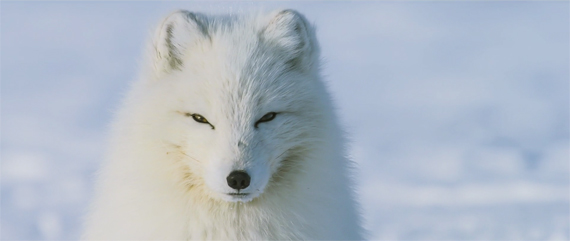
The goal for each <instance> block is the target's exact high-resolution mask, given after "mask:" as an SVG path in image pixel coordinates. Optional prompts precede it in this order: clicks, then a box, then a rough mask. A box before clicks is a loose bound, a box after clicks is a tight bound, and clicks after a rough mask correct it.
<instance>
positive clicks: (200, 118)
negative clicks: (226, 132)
mask: <svg viewBox="0 0 570 241" xmlns="http://www.w3.org/2000/svg"><path fill="white" fill-rule="evenodd" d="M184 115H185V116H187V117H192V119H194V121H196V122H198V123H202V124H208V125H210V126H211V127H212V130H215V129H216V127H214V125H212V124H211V123H210V122H208V120H207V119H206V118H205V117H204V116H202V115H200V114H196V113H194V114H192V113H188V112H186V113H184Z"/></svg>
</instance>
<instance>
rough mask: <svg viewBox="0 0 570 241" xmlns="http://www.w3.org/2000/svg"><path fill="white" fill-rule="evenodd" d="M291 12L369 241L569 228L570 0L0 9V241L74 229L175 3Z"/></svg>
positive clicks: (67, 234)
mask: <svg viewBox="0 0 570 241" xmlns="http://www.w3.org/2000/svg"><path fill="white" fill-rule="evenodd" d="M259 5H262V6H263V7H264V8H266V9H274V8H278V7H287V8H295V9H298V10H299V11H301V12H302V13H304V14H305V15H306V16H307V17H308V18H309V19H310V20H311V21H313V22H314V23H315V24H316V25H317V26H318V36H319V38H320V41H321V45H322V50H323V57H324V59H325V60H326V64H325V68H324V72H325V74H326V76H327V80H328V83H329V86H330V89H331V91H332V92H333V94H334V96H335V97H336V103H337V106H338V107H339V113H340V117H341V118H342V122H343V123H344V125H345V126H346V128H347V131H348V132H349V133H350V134H351V139H352V141H353V142H352V145H351V155H352V156H353V158H354V160H355V161H357V162H358V164H359V175H358V182H359V185H360V186H359V187H360V188H359V189H360V190H359V193H360V198H361V202H362V204H363V213H364V215H365V217H366V221H367V222H366V223H367V227H368V229H369V230H370V234H371V235H370V236H371V239H382V240H481V239H483V240H545V239H559V240H568V239H570V228H569V226H570V220H569V218H570V215H569V212H570V210H569V199H570V197H569V196H570V191H569V175H570V170H569V159H570V156H569V144H570V143H569V141H570V139H569V134H570V128H569V115H570V113H569V112H570V111H569V109H570V107H569V102H570V101H569V95H570V93H569V89H570V86H569V80H570V76H569V65H570V61H569V53H570V48H569V42H570V40H569V34H570V30H569V29H570V26H569V22H570V19H569V7H570V6H569V3H568V2H563V1H562V2H538V1H537V2H529V1H520V2H504V1H498V2H492V1H489V2H487V1H485V2H462V3H452V2H446V1H441V2H438V1H435V2H432V1H430V2H421V1H420V2H404V3H399V2H374V3H370V2H310V3H306V2H272V3H264V4H261V3H228V2H226V3H207V2H199V3H192V2H168V3H159V2H55V3H44V2H2V5H1V24H2V25H1V44H2V45H1V47H2V49H1V60H2V65H1V81H2V82H1V84H2V85H1V87H2V88H1V103H2V113H1V118H2V119H1V128H2V129H1V133H2V137H1V138H2V142H1V164H2V166H1V199H0V201H1V219H0V220H1V238H2V239H3V240H17V239H25V240H33V239H56V240H61V239H77V237H78V235H79V232H80V229H81V227H80V223H81V216H82V214H83V213H85V211H86V210H85V208H86V204H87V203H88V201H89V199H90V195H91V194H92V192H91V191H92V184H93V178H92V175H93V173H94V170H96V168H97V163H98V161H99V159H100V157H101V155H102V150H103V148H104V139H105V132H106V130H107V128H106V127H107V125H108V123H109V121H110V118H111V116H112V110H113V108H115V107H116V106H117V104H118V102H119V101H120V99H121V95H122V93H124V92H125V89H126V88H127V85H128V83H129V81H131V80H132V79H133V78H134V77H135V76H136V74H137V60H138V59H139V58H138V57H139V56H140V55H141V49H142V46H143V43H144V41H146V38H147V37H148V35H149V30H150V27H151V26H152V25H154V24H155V23H156V22H157V21H158V20H159V19H160V17H162V16H163V15H164V14H166V13H168V12H170V11H172V10H173V9H177V8H184V9H189V10H192V11H206V12H215V13H221V12H233V13H240V12H241V11H242V10H243V9H257V8H259Z"/></svg>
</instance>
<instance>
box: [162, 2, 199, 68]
mask: <svg viewBox="0 0 570 241" xmlns="http://www.w3.org/2000/svg"><path fill="white" fill-rule="evenodd" d="M205 22H206V19H205V18H204V17H203V16H201V15H198V14H195V13H191V12H188V11H185V10H178V11H176V12H173V13H171V14H170V15H168V16H167V17H166V18H164V20H163V21H162V23H161V25H160V26H159V27H158V29H157V30H156V33H155V36H154V39H153V43H152V47H153V50H154V51H153V52H154V56H151V58H153V62H154V68H155V71H156V73H157V74H160V73H168V72H170V71H172V70H180V69H181V67H182V66H183V65H184V62H183V59H184V58H183V57H184V54H185V53H186V50H187V49H188V47H189V46H190V45H192V44H194V43H195V42H197V41H199V40H200V39H203V38H207V37H208V32H207V28H206V25H205Z"/></svg>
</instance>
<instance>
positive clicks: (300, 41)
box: [261, 9, 319, 69]
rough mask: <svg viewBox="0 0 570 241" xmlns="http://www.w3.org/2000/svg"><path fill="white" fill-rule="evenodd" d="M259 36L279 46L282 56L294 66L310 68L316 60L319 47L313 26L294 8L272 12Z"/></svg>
mask: <svg viewBox="0 0 570 241" xmlns="http://www.w3.org/2000/svg"><path fill="white" fill-rule="evenodd" d="M261 37H262V39H263V40H264V41H266V42H267V43H269V44H273V45H276V46H277V47H278V48H280V49H281V50H282V54H283V58H285V59H287V60H288V63H290V64H292V65H294V66H295V67H299V68H302V69H310V68H311V67H313V66H314V65H315V64H316V62H317V58H318V54H319V49H318V48H319V47H318V44H317V40H316V37H315V31H314V28H313V27H312V26H311V25H310V24H309V22H307V19H305V16H303V15H302V14H300V13H298V12H297V11H295V10H290V9H287V10H282V11H277V12H274V13H272V14H271V15H270V20H269V23H268V24H267V26H266V27H265V28H264V29H263V30H262V32H261Z"/></svg>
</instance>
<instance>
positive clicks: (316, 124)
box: [83, 10, 362, 240]
mask: <svg viewBox="0 0 570 241" xmlns="http://www.w3.org/2000/svg"><path fill="white" fill-rule="evenodd" d="M149 46H150V47H149V50H148V54H147V58H146V59H147V61H146V62H145V63H144V66H143V68H142V69H143V73H142V75H141V77H140V78H139V80H138V81H137V82H135V83H134V84H133V86H132V90H131V91H130V92H129V94H128V96H127V98H126V100H125V102H124V103H123V106H122V107H121V109H120V110H119V112H118V113H117V117H116V121H115V123H114V126H113V132H112V134H113V135H112V139H111V142H110V150H109V153H108V155H107V157H106V159H105V162H104V163H103V166H102V168H101V170H100V172H99V175H98V183H97V190H96V197H95V200H94V202H93V204H92V208H91V210H90V214H89V215H88V217H87V220H86V228H85V232H84V236H83V239H86V240H92V239H99V240H119V239H120V240H149V239H154V240H157V239H160V240H212V239H217V240H292V239H295V240H300V239H303V240H331V239H342V240H357V239H362V228H361V218H360V215H359V214H358V205H357V204H356V202H355V197H354V186H353V182H352V180H351V178H350V167H351V165H352V163H351V162H350V161H349V160H348V159H347V157H346V154H345V141H344V138H343V136H342V131H341V130H340V128H339V125H338V118H337V116H336V115H335V114H334V111H333V106H332V104H331V97H330V95H329V93H328V92H327V90H326V88H325V85H324V83H323V82H322V80H321V76H320V73H319V47H318V43H317V40H316V38H315V32H314V28H313V27H312V26H311V25H310V24H309V23H308V22H307V21H306V19H305V18H304V16H302V15H301V14H299V13H297V12H296V11H293V10H283V11H275V12H272V13H269V14H253V15H243V16H208V15H203V14H198V13H191V12H187V11H177V12H174V13H172V14H170V15H169V16H167V17H166V18H165V19H164V20H163V21H162V22H161V24H160V26H158V27H157V30H156V33H155V36H154V38H153V40H152V43H151V44H149ZM236 170H239V171H242V172H245V173H247V174H248V176H249V177H250V180H249V179H248V182H247V185H245V184H244V185H243V186H242V188H241V189H236V188H232V187H231V186H230V185H229V182H230V181H229V179H228V177H229V176H228V175H229V174H230V173H231V172H232V171H236ZM242 184H243V183H242ZM236 190H237V191H236Z"/></svg>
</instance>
